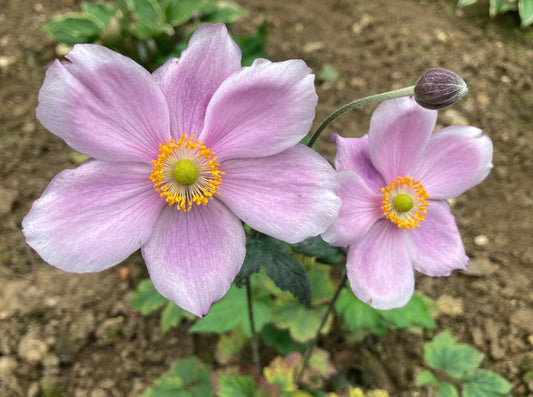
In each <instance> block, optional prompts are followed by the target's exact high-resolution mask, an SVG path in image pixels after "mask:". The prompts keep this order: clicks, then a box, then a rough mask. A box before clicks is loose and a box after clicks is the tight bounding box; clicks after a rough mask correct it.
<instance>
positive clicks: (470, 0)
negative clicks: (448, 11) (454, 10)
mask: <svg viewBox="0 0 533 397" xmlns="http://www.w3.org/2000/svg"><path fill="white" fill-rule="evenodd" d="M477 1H478V0H459V1H458V2H457V7H466V6H469V5H471V4H474V3H477Z"/></svg>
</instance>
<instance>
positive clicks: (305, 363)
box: [295, 272, 348, 385]
mask: <svg viewBox="0 0 533 397" xmlns="http://www.w3.org/2000/svg"><path fill="white" fill-rule="evenodd" d="M347 279H348V277H347V276H346V272H344V274H343V275H342V279H341V281H340V282H339V285H338V286H337V290H336V291H335V295H333V298H332V299H331V301H330V302H329V306H328V309H327V310H326V313H325V314H324V317H322V322H321V323H320V326H319V327H318V330H317V332H316V335H315V338H314V339H313V342H311V344H310V345H309V346H308V347H307V350H306V351H305V353H304V357H303V359H302V366H301V367H300V370H299V371H298V375H297V376H296V378H295V383H296V385H299V384H300V381H301V380H302V376H303V374H304V372H305V370H306V369H307V366H308V364H309V358H311V353H312V352H313V350H314V349H315V347H316V345H317V343H318V339H319V338H320V332H322V328H324V325H326V321H327V320H328V317H329V314H330V313H331V311H332V310H333V305H334V304H335V302H336V301H337V298H338V297H339V295H340V293H341V291H342V289H343V288H344V285H345V284H346V280H347Z"/></svg>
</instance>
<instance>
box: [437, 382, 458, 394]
mask: <svg viewBox="0 0 533 397" xmlns="http://www.w3.org/2000/svg"><path fill="white" fill-rule="evenodd" d="M458 396H459V393H458V392H457V389H456V388H455V386H454V385H452V384H451V383H448V382H440V384H439V387H438V391H437V397H458Z"/></svg>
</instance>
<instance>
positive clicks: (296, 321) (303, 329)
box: [272, 295, 331, 342]
mask: <svg viewBox="0 0 533 397" xmlns="http://www.w3.org/2000/svg"><path fill="white" fill-rule="evenodd" d="M326 310H327V308H326V307H325V306H318V307H311V308H309V309H306V308H304V307H303V306H302V305H301V304H300V303H299V302H298V301H297V300H295V299H293V298H292V297H291V296H288V295H286V296H280V297H278V299H277V300H276V302H275V303H274V307H273V309H272V322H273V323H274V325H276V326H277V327H279V328H282V329H288V330H289V332H290V334H291V337H292V338H293V339H294V340H295V341H297V342H307V341H309V340H311V339H312V338H313V337H314V335H315V333H316V330H317V329H318V327H319V325H320V322H321V320H322V317H323V316H324V314H325V312H326ZM330 320H331V317H330ZM327 329H328V327H327V326H326V327H324V329H323V330H322V331H323V333H325V332H327Z"/></svg>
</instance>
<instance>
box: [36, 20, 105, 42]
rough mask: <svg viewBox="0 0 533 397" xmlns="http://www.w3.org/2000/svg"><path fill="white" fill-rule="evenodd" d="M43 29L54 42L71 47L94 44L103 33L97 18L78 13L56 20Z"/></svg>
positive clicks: (45, 25)
mask: <svg viewBox="0 0 533 397" xmlns="http://www.w3.org/2000/svg"><path fill="white" fill-rule="evenodd" d="M43 29H44V31H45V32H46V33H47V34H48V35H49V36H50V37H51V38H52V39H53V40H55V41H57V42H59V43H65V44H69V45H74V44H77V43H87V42H92V41H94V40H95V39H96V38H97V37H98V36H99V35H100V34H101V33H102V31H103V27H102V26H101V25H100V23H99V21H98V20H97V19H96V18H94V17H92V16H90V15H87V14H83V13H76V12H71V13H68V14H65V15H62V16H59V17H56V18H54V19H53V20H51V21H50V22H48V23H46V24H44V25H43Z"/></svg>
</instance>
